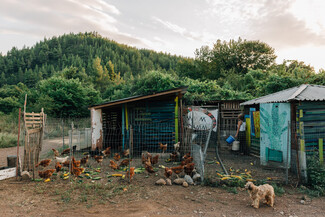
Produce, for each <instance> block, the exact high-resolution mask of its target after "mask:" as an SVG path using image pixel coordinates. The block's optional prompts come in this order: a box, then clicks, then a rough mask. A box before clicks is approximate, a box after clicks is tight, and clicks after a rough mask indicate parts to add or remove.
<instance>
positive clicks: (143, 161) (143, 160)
mask: <svg viewBox="0 0 325 217" xmlns="http://www.w3.org/2000/svg"><path fill="white" fill-rule="evenodd" d="M146 160H147V158H146V157H145V154H142V158H141V162H142V164H144V163H145V162H146Z"/></svg>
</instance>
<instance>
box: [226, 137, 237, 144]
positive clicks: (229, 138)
mask: <svg viewBox="0 0 325 217" xmlns="http://www.w3.org/2000/svg"><path fill="white" fill-rule="evenodd" d="M233 141H235V138H234V137H233V136H229V137H228V139H226V142H228V143H229V144H231V143H233Z"/></svg>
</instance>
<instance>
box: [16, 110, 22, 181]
mask: <svg viewBox="0 0 325 217" xmlns="http://www.w3.org/2000/svg"><path fill="white" fill-rule="evenodd" d="M20 116H21V108H19V116H18V140H17V163H16V180H17V179H18V163H19V160H18V158H19V136H20Z"/></svg>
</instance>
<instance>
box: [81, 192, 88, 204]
mask: <svg viewBox="0 0 325 217" xmlns="http://www.w3.org/2000/svg"><path fill="white" fill-rule="evenodd" d="M79 200H80V202H82V203H85V202H87V201H88V196H87V195H86V194H81V195H80V196H79Z"/></svg>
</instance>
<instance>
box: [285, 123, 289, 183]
mask: <svg viewBox="0 0 325 217" xmlns="http://www.w3.org/2000/svg"><path fill="white" fill-rule="evenodd" d="M289 151H290V121H288V136H287V159H286V185H287V184H288V182H289Z"/></svg>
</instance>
